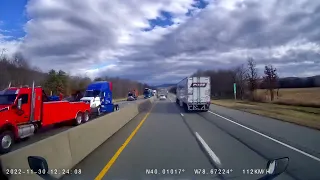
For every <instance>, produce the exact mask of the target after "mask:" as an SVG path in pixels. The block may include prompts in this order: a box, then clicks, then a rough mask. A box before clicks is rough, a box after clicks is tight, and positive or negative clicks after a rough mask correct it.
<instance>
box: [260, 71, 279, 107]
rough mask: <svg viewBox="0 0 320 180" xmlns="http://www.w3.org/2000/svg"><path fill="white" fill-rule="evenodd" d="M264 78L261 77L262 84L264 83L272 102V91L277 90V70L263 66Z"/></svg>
mask: <svg viewBox="0 0 320 180" xmlns="http://www.w3.org/2000/svg"><path fill="white" fill-rule="evenodd" d="M264 74H265V76H264V77H263V82H264V83H265V85H266V87H267V89H268V91H269V92H270V98H271V101H273V100H274V89H276V88H277V82H278V75H277V69H276V68H274V67H273V66H272V65H268V66H265V69H264Z"/></svg>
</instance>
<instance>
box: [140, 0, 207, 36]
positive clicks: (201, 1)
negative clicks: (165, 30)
mask: <svg viewBox="0 0 320 180" xmlns="http://www.w3.org/2000/svg"><path fill="white" fill-rule="evenodd" d="M208 4H209V3H208V2H206V1H205V0H194V3H193V4H192V7H193V8H194V9H189V10H188V12H187V13H186V16H192V13H193V11H194V10H195V9H204V8H206V7H207V5H208ZM148 21H149V27H148V28H144V29H142V31H151V30H152V29H154V28H155V27H156V26H160V27H167V26H171V25H173V24H174V23H173V21H172V14H171V13H170V12H167V11H161V12H160V16H159V17H157V18H156V19H149V20H148Z"/></svg>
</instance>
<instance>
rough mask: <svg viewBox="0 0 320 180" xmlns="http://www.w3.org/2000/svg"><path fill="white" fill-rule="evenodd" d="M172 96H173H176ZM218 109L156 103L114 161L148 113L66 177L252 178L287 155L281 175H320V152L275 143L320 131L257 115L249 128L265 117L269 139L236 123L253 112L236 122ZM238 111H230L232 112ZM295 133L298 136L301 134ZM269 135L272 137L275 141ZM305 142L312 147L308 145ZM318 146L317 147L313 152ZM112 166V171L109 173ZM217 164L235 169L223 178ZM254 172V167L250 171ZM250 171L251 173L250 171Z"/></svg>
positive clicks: (311, 139)
mask: <svg viewBox="0 0 320 180" xmlns="http://www.w3.org/2000/svg"><path fill="white" fill-rule="evenodd" d="M169 98H170V99H171V100H174V99H173V98H174V97H173V96H172V95H170V96H169ZM212 108H214V109H215V110H218V111H221V112H222V114H223V113H225V112H226V111H227V110H228V109H224V110H223V109H219V108H218V107H215V106H212ZM221 108H222V107H221ZM216 113H217V112H213V111H210V112H205V113H185V112H184V111H182V109H180V108H179V107H178V106H177V105H176V104H175V103H174V102H171V101H170V100H167V101H161V102H157V103H156V104H155V106H154V107H153V109H152V110H151V113H150V115H149V116H148V117H147V118H146V120H145V121H144V123H143V124H142V126H141V128H140V129H139V130H138V131H137V133H136V135H135V136H134V137H133V138H132V140H131V141H130V142H129V143H128V144H127V145H126V147H125V148H124V150H123V151H122V152H121V153H119V152H118V154H120V155H119V156H118V157H117V159H116V160H115V161H114V162H113V161H110V160H111V159H112V156H113V155H114V154H115V153H116V152H117V149H118V148H119V147H121V146H123V142H125V140H126V137H128V136H129V135H130V133H131V132H132V131H133V130H134V129H135V127H136V126H137V125H138V124H139V123H140V122H141V119H143V117H142V116H143V115H140V116H139V117H137V118H135V119H134V120H133V121H131V122H130V123H128V124H127V125H126V126H125V127H124V128H123V129H121V130H120V131H119V132H118V133H116V134H115V135H114V136H113V137H112V138H110V139H109V140H107V141H106V142H105V143H104V144H103V145H101V146H100V147H99V148H98V149H97V150H95V151H94V152H93V153H92V154H91V155H89V156H88V157H87V158H85V159H84V160H83V161H82V162H81V163H79V164H78V165H77V166H76V167H75V168H77V169H81V170H82V172H83V174H82V175H81V176H65V177H64V178H63V179H94V178H95V177H97V176H98V175H99V173H100V175H101V176H103V179H154V178H158V179H161V178H165V177H166V178H168V177H171V178H172V177H174V178H175V179H179V178H185V179H186V178H187V179H192V178H193V179H244V180H245V179H246V180H250V179H257V178H259V177H261V176H262V175H261V174H260V173H261V172H262V170H263V169H265V166H266V163H267V160H268V159H273V158H278V157H284V156H288V157H289V158H290V164H289V167H288V170H287V171H286V172H285V173H284V174H282V175H281V176H279V178H277V179H283V180H289V179H303V180H305V179H306V180H308V179H310V180H316V179H320V174H319V173H318V171H319V169H320V161H319V160H317V158H319V154H316V153H313V154H309V153H311V152H309V151H308V152H305V151H297V149H294V148H297V147H295V146H294V145H293V144H291V145H289V146H286V145H287V144H285V143H283V144H281V143H279V142H277V141H275V140H276V139H275V138H278V137H281V138H282V139H281V141H280V142H283V141H282V140H284V139H285V138H288V139H289V140H290V141H293V140H292V139H290V138H289V137H291V136H293V135H292V134H291V136H289V134H290V133H289V132H292V129H289V128H297V129H298V130H301V131H298V132H304V133H306V134H307V135H314V136H319V132H318V131H315V132H314V131H313V130H311V129H305V128H304V127H301V126H297V127H291V126H292V124H289V123H284V124H283V122H281V121H277V120H274V122H273V121H272V122H271V123H272V124H273V125H274V126H275V128H276V127H277V126H280V127H282V128H283V129H282V131H288V132H287V133H283V132H282V131H281V132H279V131H274V132H271V130H270V129H268V126H267V125H265V124H264V123H263V120H260V119H259V118H263V117H261V116H258V118H256V119H255V120H256V121H257V122H256V123H253V124H252V126H250V129H251V130H254V129H253V128H254V127H255V126H258V125H259V121H262V122H261V127H259V129H264V130H265V131H268V133H269V134H268V136H267V137H269V138H267V137H265V136H263V135H261V134H258V133H257V131H256V132H255V131H251V130H248V129H247V128H244V127H246V126H244V127H242V126H240V125H239V124H235V123H233V122H236V121H237V122H238V121H241V120H242V121H243V122H242V121H241V122H242V123H244V122H245V119H246V118H247V120H248V121H251V120H252V119H250V118H252V117H251V114H248V113H243V114H241V117H240V116H239V114H238V116H239V119H240V120H237V118H235V119H236V120H235V119H232V120H231V119H229V118H230V117H227V118H226V117H224V116H222V115H219V114H216ZM237 113H241V112H237ZM234 114H235V113H233V114H229V115H231V116H232V115H234ZM226 119H229V120H231V121H233V122H231V121H228V120H226ZM237 122H236V123H237ZM286 125H287V126H286ZM295 126H296V125H295ZM271 127H272V126H271ZM271 129H272V128H271ZM308 130H309V131H308ZM313 133H314V134H313ZM284 134H285V135H286V136H288V137H286V136H285V135H284ZM294 134H297V132H296V133H294ZM270 138H273V140H272V139H270ZM199 139H201V140H199ZM289 140H288V141H289ZM318 140H319V139H318ZM318 140H316V138H314V137H313V136H312V137H305V141H308V142H309V143H310V144H313V143H315V144H317V143H318V142H319V141H318ZM300 141H301V138H299V139H298V140H297V141H296V142H295V141H294V142H295V143H296V144H299V143H300V144H301V142H302V141H301V142H300ZM285 142H287V141H285ZM124 144H125V143H124ZM203 144H206V145H207V147H206V148H205V145H203ZM303 145H304V146H307V145H308V143H305V144H303ZM301 146H302V145H301ZM208 147H209V149H208ZM315 147H316V146H315ZM299 148H300V146H299ZM308 148H309V149H312V148H313V147H311V146H308ZM316 150H317V149H316V148H315V149H314V151H316ZM208 152H209V153H208ZM312 152H313V151H312ZM303 153H306V154H303ZM209 154H211V156H210V155H209ZM308 155H311V156H308ZM113 159H114V158H113ZM107 164H108V166H110V169H109V170H108V171H107V172H106V169H105V168H106V167H108V166H107ZM212 168H221V169H224V170H230V171H225V174H224V175H222V176H221V175H220V176H219V175H210V172H208V171H209V170H210V169H212ZM148 169H157V170H158V173H160V174H161V173H162V170H164V172H165V173H166V174H164V175H154V174H152V173H151V174H150V173H149V174H147V173H146V171H147V170H148ZM170 169H175V170H176V171H174V172H173V174H172V173H170ZM197 169H198V170H199V169H206V170H207V172H208V173H209V174H206V175H201V174H197V173H195V170H197ZM167 170H169V172H168V171H167ZM231 170H232V172H231ZM252 170H255V171H254V172H253V173H251V171H252ZM227 172H229V173H227ZM248 172H249V174H247V173H248ZM255 173H256V174H255Z"/></svg>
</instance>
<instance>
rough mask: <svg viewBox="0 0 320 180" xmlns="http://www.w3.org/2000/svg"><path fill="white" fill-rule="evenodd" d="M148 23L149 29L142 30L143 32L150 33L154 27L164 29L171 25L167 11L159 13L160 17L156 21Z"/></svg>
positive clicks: (170, 18)
mask: <svg viewBox="0 0 320 180" xmlns="http://www.w3.org/2000/svg"><path fill="white" fill-rule="evenodd" d="M148 21H149V25H150V27H148V28H145V29H143V31H151V30H152V29H153V28H155V27H156V26H161V27H166V26H171V25H173V22H172V15H171V14H170V12H167V11H161V12H160V17H157V18H156V19H149V20H148Z"/></svg>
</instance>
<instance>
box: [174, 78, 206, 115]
mask: <svg viewBox="0 0 320 180" xmlns="http://www.w3.org/2000/svg"><path fill="white" fill-rule="evenodd" d="M176 92H177V94H176V103H177V104H178V105H179V106H180V107H183V108H184V109H185V110H186V111H199V110H200V111H208V110H209V107H210V104H211V103H210V100H211V99H210V95H211V84H210V77H187V78H185V79H183V80H182V81H180V82H179V83H178V84H177V91H176Z"/></svg>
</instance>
